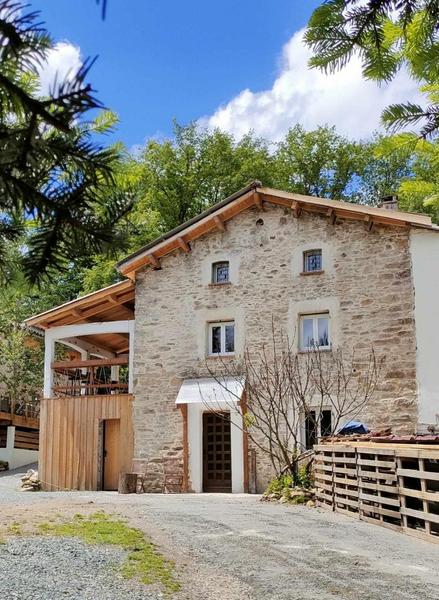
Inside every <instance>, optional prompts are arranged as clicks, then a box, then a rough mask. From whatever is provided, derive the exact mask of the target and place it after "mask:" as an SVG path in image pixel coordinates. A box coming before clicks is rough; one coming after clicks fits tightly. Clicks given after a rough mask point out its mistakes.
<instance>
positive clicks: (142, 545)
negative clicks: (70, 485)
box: [39, 512, 180, 593]
mask: <svg viewBox="0 0 439 600" xmlns="http://www.w3.org/2000/svg"><path fill="white" fill-rule="evenodd" d="M39 529H40V531H41V532H43V533H47V534H50V535H58V536H64V537H78V538H80V539H82V540H83V541H84V542H86V543H87V544H109V545H111V546H118V547H119V548H123V549H124V550H127V551H128V556H127V559H126V561H125V563H124V564H123V565H122V568H121V571H122V575H123V577H126V578H127V579H131V578H134V577H135V578H137V579H139V581H141V582H142V583H145V584H147V585H151V584H155V583H160V584H161V585H162V586H163V588H164V589H165V590H166V591H167V592H169V593H171V592H176V591H178V590H179V589H180V585H179V583H178V582H177V581H176V579H175V578H174V573H173V570H174V564H173V563H172V562H171V561H169V560H167V559H166V558H164V557H163V556H162V555H161V554H160V553H159V552H158V551H157V550H156V548H155V547H154V544H152V543H151V542H149V541H148V540H147V539H145V536H144V534H143V533H142V532H141V531H140V530H139V529H134V528H133V527H129V526H128V525H127V524H126V523H124V522H123V521H121V520H120V519H116V518H113V517H111V516H110V515H107V514H106V513H103V512H97V513H94V514H92V515H91V516H89V517H84V516H83V515H79V514H78V515H75V516H74V518H73V520H72V521H70V522H68V523H57V524H52V523H42V524H41V525H39Z"/></svg>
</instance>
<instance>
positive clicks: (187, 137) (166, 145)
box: [139, 123, 271, 231]
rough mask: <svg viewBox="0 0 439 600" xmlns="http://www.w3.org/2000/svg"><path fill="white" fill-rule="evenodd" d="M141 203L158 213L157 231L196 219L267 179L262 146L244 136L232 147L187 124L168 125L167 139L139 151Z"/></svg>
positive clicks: (228, 140) (224, 138)
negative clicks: (252, 183) (251, 184)
mask: <svg viewBox="0 0 439 600" xmlns="http://www.w3.org/2000/svg"><path fill="white" fill-rule="evenodd" d="M139 163H140V165H141V181H140V186H141V196H142V197H141V200H140V203H139V208H140V209H142V208H145V207H150V208H152V209H153V210H156V211H157V212H158V213H159V214H160V221H161V226H162V228H163V231H166V230H168V229H172V228H173V227H176V226H177V225H179V224H180V223H183V222H184V221H187V220H188V219H190V218H191V217H193V216H195V215H197V214H199V213H200V212H202V211H203V210H205V209H206V208H207V207H208V206H210V205H212V204H215V202H218V201H219V200H221V199H223V198H225V197H227V196H228V195H230V194H232V193H233V192H235V191H236V190H237V189H239V188H241V187H243V186H245V185H246V184H247V183H249V181H251V180H253V179H262V180H264V181H269V180H271V176H270V164H271V157H270V153H269V151H268V145H267V144H266V142H264V141H263V140H260V139H255V138H254V137H253V136H251V135H248V136H246V137H244V138H243V139H242V140H241V141H239V142H235V140H234V139H233V137H232V136H231V135H229V134H227V133H223V132H221V131H219V130H215V131H213V132H210V131H208V130H202V129H199V128H198V126H197V125H196V124H195V123H193V124H190V125H189V126H187V127H182V126H180V125H178V124H175V126H174V137H173V139H165V140H162V141H156V140H151V141H149V142H148V143H147V145H146V148H145V149H144V151H143V152H142V154H141V156H140V159H139Z"/></svg>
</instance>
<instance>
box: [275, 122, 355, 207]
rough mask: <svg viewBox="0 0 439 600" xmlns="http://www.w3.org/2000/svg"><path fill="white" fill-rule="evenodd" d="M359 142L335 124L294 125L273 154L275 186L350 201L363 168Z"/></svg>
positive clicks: (300, 192)
mask: <svg viewBox="0 0 439 600" xmlns="http://www.w3.org/2000/svg"><path fill="white" fill-rule="evenodd" d="M362 166H363V165H362V157H361V144H358V143H355V142H350V141H349V140H347V139H346V138H344V137H343V136H341V135H338V134H337V133H336V131H335V127H327V126H325V127H318V128H317V129H315V130H314V131H306V130H305V129H304V128H303V127H302V126H301V125H295V126H294V127H293V128H291V129H290V130H289V131H288V133H287V134H286V136H285V138H284V139H283V140H282V141H281V142H280V143H279V145H278V147H277V150H276V153H275V155H274V172H275V177H276V181H275V185H276V187H278V188H280V189H282V190H287V191H294V192H297V193H299V194H306V195H311V196H320V197H322V198H333V199H340V200H341V199H344V200H351V199H352V194H353V189H354V187H355V185H356V182H357V179H358V176H359V174H360V171H361V169H362Z"/></svg>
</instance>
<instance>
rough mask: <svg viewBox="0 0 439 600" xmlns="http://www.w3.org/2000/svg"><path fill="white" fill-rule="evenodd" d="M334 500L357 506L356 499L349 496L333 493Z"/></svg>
mask: <svg viewBox="0 0 439 600" xmlns="http://www.w3.org/2000/svg"><path fill="white" fill-rule="evenodd" d="M334 502H335V503H337V502H339V503H340V504H345V505H346V506H354V507H355V508H358V500H351V498H341V497H340V496H337V494H335V496H334Z"/></svg>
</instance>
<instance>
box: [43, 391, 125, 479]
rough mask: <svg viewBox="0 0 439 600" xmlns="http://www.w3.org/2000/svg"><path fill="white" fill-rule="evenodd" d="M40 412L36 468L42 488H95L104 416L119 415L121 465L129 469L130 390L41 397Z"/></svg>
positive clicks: (109, 417)
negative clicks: (108, 393)
mask: <svg viewBox="0 0 439 600" xmlns="http://www.w3.org/2000/svg"><path fill="white" fill-rule="evenodd" d="M42 414H43V416H44V422H43V423H42V428H41V438H40V470H41V474H42V475H44V478H43V481H44V484H43V487H44V489H47V490H56V489H82V490H83V489H96V487H97V481H98V468H99V465H98V454H99V452H98V450H99V448H98V430H99V422H100V420H102V419H106V418H108V419H111V418H116V419H117V418H119V419H120V424H121V427H120V428H121V435H120V447H119V454H120V464H121V469H123V470H124V471H126V472H129V471H130V470H131V462H132V457H133V432H132V396H131V395H130V394H110V395H107V396H105V395H104V396H102V395H100V396H77V397H74V398H51V399H45V400H44V401H43V404H42Z"/></svg>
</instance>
